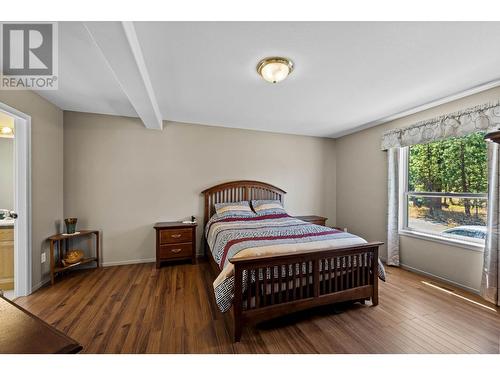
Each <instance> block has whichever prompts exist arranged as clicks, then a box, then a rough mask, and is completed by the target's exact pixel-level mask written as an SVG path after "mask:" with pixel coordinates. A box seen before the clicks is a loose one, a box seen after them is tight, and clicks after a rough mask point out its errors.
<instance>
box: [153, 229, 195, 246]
mask: <svg viewBox="0 0 500 375" xmlns="http://www.w3.org/2000/svg"><path fill="white" fill-rule="evenodd" d="M192 240H193V230H192V229H191V228H189V229H163V230H161V231H160V244H161V245H164V244H170V243H183V242H191V241H192Z"/></svg>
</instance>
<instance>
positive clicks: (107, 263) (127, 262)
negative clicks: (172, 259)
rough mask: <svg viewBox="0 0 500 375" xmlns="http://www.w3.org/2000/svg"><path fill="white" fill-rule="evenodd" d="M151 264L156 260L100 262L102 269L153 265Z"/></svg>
mask: <svg viewBox="0 0 500 375" xmlns="http://www.w3.org/2000/svg"><path fill="white" fill-rule="evenodd" d="M153 262H156V258H147V259H131V260H119V261H117V262H102V263H101V266H103V267H111V266H125V265H127V264H138V263H153Z"/></svg>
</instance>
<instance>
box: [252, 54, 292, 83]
mask: <svg viewBox="0 0 500 375" xmlns="http://www.w3.org/2000/svg"><path fill="white" fill-rule="evenodd" d="M292 71H293V62H292V61H291V60H289V59H287V58H285V57H267V58H265V59H263V60H261V61H260V62H259V64H257V72H258V73H259V74H260V75H261V76H262V78H264V79H265V80H266V81H267V82H271V83H278V82H281V81H283V80H284V79H285V78H286V77H288V75H289V74H290V73H291V72H292Z"/></svg>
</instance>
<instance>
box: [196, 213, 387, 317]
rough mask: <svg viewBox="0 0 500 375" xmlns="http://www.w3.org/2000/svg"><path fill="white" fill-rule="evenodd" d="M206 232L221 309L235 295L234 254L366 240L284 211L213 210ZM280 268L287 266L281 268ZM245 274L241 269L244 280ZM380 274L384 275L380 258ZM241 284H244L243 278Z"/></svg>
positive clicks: (260, 253) (259, 254) (260, 254)
mask: <svg viewBox="0 0 500 375" xmlns="http://www.w3.org/2000/svg"><path fill="white" fill-rule="evenodd" d="M205 236H206V238H207V243H208V245H209V248H210V251H211V252H212V255H213V258H214V260H215V261H216V262H217V264H218V266H219V269H220V270H221V272H220V274H219V275H218V277H217V279H216V280H215V281H214V284H213V286H214V292H215V300H216V302H217V306H218V307H219V309H220V310H221V311H222V312H225V311H227V310H229V309H230V307H231V304H232V300H233V297H234V266H233V265H232V264H231V263H230V262H229V259H231V258H233V257H234V258H239V257H249V256H264V255H269V254H280V253H290V252H297V251H308V250H310V251H315V250H323V249H324V250H326V249H331V248H334V247H345V246H349V245H356V244H363V243H366V241H365V240H364V239H362V238H361V237H358V236H355V235H353V234H350V233H347V232H343V231H340V230H337V229H332V228H327V227H323V226H320V225H315V224H310V223H308V222H305V221H302V220H299V219H296V218H293V217H291V216H289V215H287V214H271V215H263V216H255V217H247V216H233V217H227V216H221V215H218V214H215V215H214V216H213V217H212V218H211V219H210V220H209V222H208V223H207V226H206V228H205ZM304 266H305V265H304ZM290 271H291V270H288V272H290ZM282 272H287V270H286V269H285V268H283V269H282ZM246 277H247V275H246V274H245V272H244V274H243V278H244V280H246ZM255 277H259V279H261V280H262V279H263V278H264V277H266V278H267V279H270V275H269V273H268V274H267V275H262V274H261V275H257V276H256V275H255V274H253V275H251V278H252V280H251V281H255V280H254V278H255ZM379 277H381V278H382V280H384V279H385V273H384V269H383V265H382V263H380V260H379ZM243 285H246V282H244V284H243Z"/></svg>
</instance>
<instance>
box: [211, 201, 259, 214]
mask: <svg viewBox="0 0 500 375" xmlns="http://www.w3.org/2000/svg"><path fill="white" fill-rule="evenodd" d="M215 212H217V214H218V215H219V216H245V217H246V216H255V213H254V212H253V211H252V209H251V208H250V204H249V202H248V201H241V202H229V203H216V204H215Z"/></svg>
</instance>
